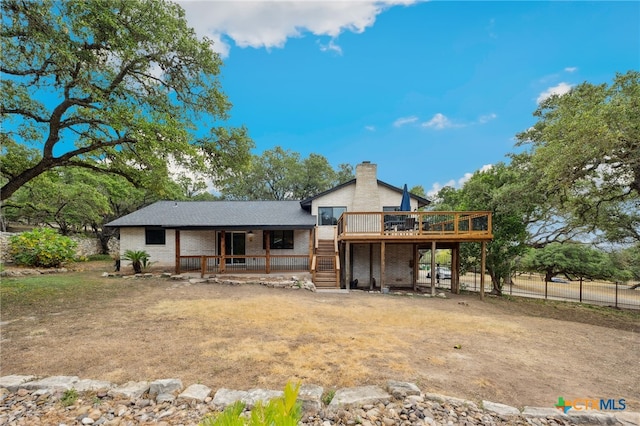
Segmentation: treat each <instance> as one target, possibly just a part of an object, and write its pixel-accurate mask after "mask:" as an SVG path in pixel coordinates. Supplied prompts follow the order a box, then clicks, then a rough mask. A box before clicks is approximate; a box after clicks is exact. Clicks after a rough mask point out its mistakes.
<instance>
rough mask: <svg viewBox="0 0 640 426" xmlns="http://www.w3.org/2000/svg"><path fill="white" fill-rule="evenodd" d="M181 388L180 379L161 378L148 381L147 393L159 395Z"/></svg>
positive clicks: (178, 390) (177, 390)
mask: <svg viewBox="0 0 640 426" xmlns="http://www.w3.org/2000/svg"><path fill="white" fill-rule="evenodd" d="M181 390H182V381H181V380H179V379H161V380H155V381H153V382H151V383H149V394H150V395H160V394H163V393H174V392H180V391H181Z"/></svg>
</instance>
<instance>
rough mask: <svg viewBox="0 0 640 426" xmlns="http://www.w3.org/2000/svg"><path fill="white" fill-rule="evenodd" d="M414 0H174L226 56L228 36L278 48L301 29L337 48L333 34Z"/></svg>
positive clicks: (361, 26) (241, 44)
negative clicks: (177, 1) (323, 38)
mask: <svg viewBox="0 0 640 426" xmlns="http://www.w3.org/2000/svg"><path fill="white" fill-rule="evenodd" d="M417 1H419V0H366V1H335V0H311V1H309V0H305V1H302V0H298V1H269V0H261V1H260V0H258V1H238V0H236V1H229V0H210V1H204V0H201V1H188V0H179V3H180V5H181V6H182V7H183V8H184V10H185V12H186V17H187V20H188V22H189V24H190V25H191V26H193V27H194V28H195V30H196V32H197V33H198V35H200V36H207V37H209V38H211V39H212V40H213V41H214V42H215V44H214V47H213V49H214V50H215V51H216V52H218V53H220V54H221V56H223V57H226V56H227V55H228V54H229V49H230V46H229V44H228V42H227V40H233V42H234V43H235V44H236V45H237V46H239V47H254V48H267V49H269V48H281V47H283V46H284V45H285V43H286V41H287V39H289V38H291V37H301V36H303V35H304V34H305V33H311V34H314V35H316V36H329V37H331V38H332V42H330V43H329V45H328V46H324V50H327V51H336V50H337V49H339V46H336V45H335V43H333V39H335V38H336V37H337V36H338V35H340V34H341V33H342V32H344V31H351V32H354V33H362V32H364V31H365V29H366V28H368V27H370V26H372V25H373V24H374V22H375V20H376V17H377V16H378V15H379V14H380V13H382V12H384V11H385V10H386V9H388V8H390V7H392V6H395V5H410V4H413V3H416V2H417ZM321 48H323V46H321Z"/></svg>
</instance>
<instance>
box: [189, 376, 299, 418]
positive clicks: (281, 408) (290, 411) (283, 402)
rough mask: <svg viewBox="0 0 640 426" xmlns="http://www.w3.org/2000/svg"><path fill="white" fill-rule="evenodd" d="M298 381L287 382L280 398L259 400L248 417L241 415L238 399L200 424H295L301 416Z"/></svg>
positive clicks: (242, 405)
mask: <svg viewBox="0 0 640 426" xmlns="http://www.w3.org/2000/svg"><path fill="white" fill-rule="evenodd" d="M299 391H300V383H298V384H296V385H293V384H292V383H291V382H288V383H287V385H286V386H285V388H284V395H283V396H282V397H281V398H274V399H272V400H270V401H269V403H268V404H266V405H264V404H263V403H262V401H259V402H258V403H257V404H256V406H255V407H254V408H253V410H251V413H250V414H249V416H248V417H243V416H242V413H243V411H244V408H245V405H244V404H243V403H242V402H240V401H238V402H236V403H235V404H232V405H229V406H228V407H227V408H226V409H225V410H224V411H223V412H222V413H220V414H218V415H215V416H210V417H206V418H205V419H203V420H202V421H201V422H200V425H201V426H245V425H249V426H296V425H297V424H298V422H299V421H300V419H301V418H302V407H301V406H300V404H299V403H298V401H297V399H298V392H299Z"/></svg>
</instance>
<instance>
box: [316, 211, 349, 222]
mask: <svg viewBox="0 0 640 426" xmlns="http://www.w3.org/2000/svg"><path fill="white" fill-rule="evenodd" d="M346 211H347V208H346V207H318V225H336V224H337V223H338V219H340V215H341V214H342V213H344V212H346Z"/></svg>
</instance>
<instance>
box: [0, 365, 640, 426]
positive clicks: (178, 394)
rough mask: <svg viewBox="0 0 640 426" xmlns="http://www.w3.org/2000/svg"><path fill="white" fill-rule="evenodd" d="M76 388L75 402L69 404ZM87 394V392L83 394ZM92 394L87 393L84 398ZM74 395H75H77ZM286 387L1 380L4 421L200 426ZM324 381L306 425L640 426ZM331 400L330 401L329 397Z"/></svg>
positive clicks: (397, 387) (308, 403) (611, 415)
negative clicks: (327, 385)
mask: <svg viewBox="0 0 640 426" xmlns="http://www.w3.org/2000/svg"><path fill="white" fill-rule="evenodd" d="M72 389H75V390H76V391H77V392H76V393H75V396H74V397H73V400H71V401H67V402H66V403H65V402H64V401H63V400H64V398H65V392H69V391H71V390H72ZM79 393H82V394H79ZM85 393H86V395H84V394H85ZM69 395H72V394H69ZM282 395H283V392H281V391H276V390H269V389H251V390H249V391H242V390H233V389H224V388H222V389H218V390H217V391H214V390H213V389H211V388H209V387H207V386H205V385H202V384H193V385H190V386H188V387H186V388H185V387H184V386H183V383H182V381H181V380H179V379H160V380H155V381H153V382H147V381H142V382H128V383H125V384H124V385H120V386H119V385H116V384H112V383H109V382H105V381H97V380H87V379H80V378H79V377H77V376H54V377H45V378H37V377H35V376H18V375H12V376H4V377H0V423H1V424H10V425H27V424H59V425H62V424H82V425H103V426H123V425H143V424H144V425H147V424H157V425H163V426H169V425H185V426H187V425H188V426H192V425H193V426H195V425H198V424H199V422H200V420H202V418H204V417H205V416H206V415H208V414H211V413H219V412H220V411H221V410H223V409H224V408H225V407H227V406H229V405H230V404H233V403H235V402H236V401H240V402H242V403H244V404H245V407H246V409H251V408H252V407H253V406H254V405H255V404H256V402H257V401H268V400H270V399H272V398H279V397H281V396H282ZM326 395H327V394H326V393H325V389H324V388H323V387H321V386H316V385H312V384H304V385H302V386H301V387H300V391H299V393H298V401H299V402H300V403H301V405H302V410H303V411H302V412H303V416H302V419H301V421H300V423H299V425H300V426H333V425H354V426H355V425H362V426H394V425H398V426H436V425H454V424H456V425H466V426H481V425H482V426H484V425H493V426H502V425H504V426H507V425H522V426H573V425H584V424H587V425H620V426H627V425H629V426H630V425H636V424H638V421H639V420H640V413H637V412H602V411H596V410H587V411H576V410H569V411H568V412H567V413H564V412H563V411H561V410H558V409H557V408H555V407H551V406H550V407H524V409H523V410H522V411H521V410H520V409H518V408H516V407H511V406H508V405H504V404H500V403H495V402H491V401H482V403H481V404H476V403H475V402H473V401H468V400H464V399H459V398H452V397H449V396H445V395H439V394H432V393H427V392H423V391H421V390H420V388H418V386H416V385H415V384H413V383H406V382H398V381H393V380H389V381H388V382H387V384H386V386H360V387H354V388H344V389H337V390H335V391H334V392H333V394H332V397H330V398H326V397H325V396H326ZM329 399H330V401H329Z"/></svg>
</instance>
